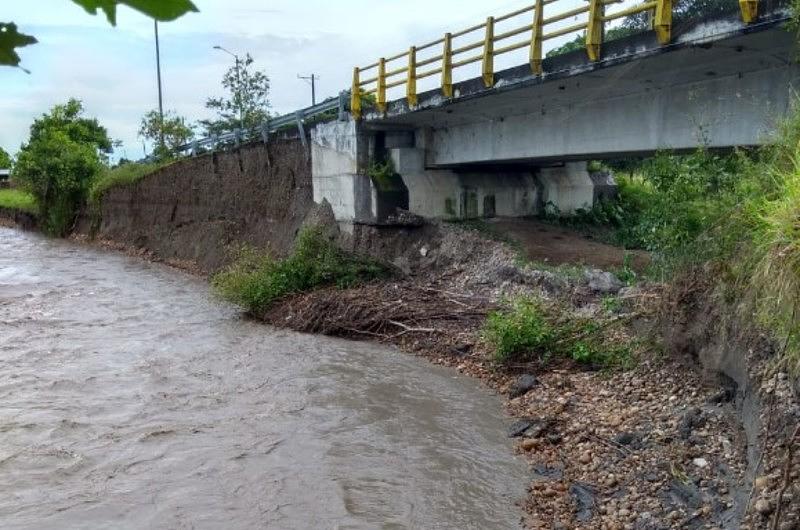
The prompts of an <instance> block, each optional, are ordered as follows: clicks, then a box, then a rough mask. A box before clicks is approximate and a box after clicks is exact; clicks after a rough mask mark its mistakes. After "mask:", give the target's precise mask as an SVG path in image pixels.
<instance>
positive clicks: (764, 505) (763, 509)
mask: <svg viewBox="0 0 800 530" xmlns="http://www.w3.org/2000/svg"><path fill="white" fill-rule="evenodd" d="M756 511H757V512H758V513H760V514H761V515H769V514H771V513H772V503H771V502H769V501H768V500H767V499H758V500H757V501H756Z"/></svg>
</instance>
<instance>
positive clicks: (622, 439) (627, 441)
mask: <svg viewBox="0 0 800 530" xmlns="http://www.w3.org/2000/svg"><path fill="white" fill-rule="evenodd" d="M638 440H639V437H638V436H637V435H636V434H634V433H632V432H621V433H619V434H617V435H615V436H614V437H613V438H611V441H612V442H614V443H617V444H619V445H632V444H633V443H634V442H636V441H638Z"/></svg>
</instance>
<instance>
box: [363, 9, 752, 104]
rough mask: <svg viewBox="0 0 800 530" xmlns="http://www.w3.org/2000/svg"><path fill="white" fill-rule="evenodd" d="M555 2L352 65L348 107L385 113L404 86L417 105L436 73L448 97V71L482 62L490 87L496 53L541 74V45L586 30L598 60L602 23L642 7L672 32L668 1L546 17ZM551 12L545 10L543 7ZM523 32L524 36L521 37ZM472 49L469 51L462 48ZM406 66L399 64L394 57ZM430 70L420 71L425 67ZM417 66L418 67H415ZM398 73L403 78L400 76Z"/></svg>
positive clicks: (663, 34) (662, 31) (658, 26)
mask: <svg viewBox="0 0 800 530" xmlns="http://www.w3.org/2000/svg"><path fill="white" fill-rule="evenodd" d="M558 1H559V0H539V1H538V2H537V3H536V4H534V5H530V6H527V7H523V8H522V9H518V10H516V11H513V12H511V13H506V14H505V15H502V16H498V17H489V18H488V19H487V20H486V22H484V23H482V24H476V25H474V26H472V27H469V28H466V29H463V30H461V31H457V32H455V33H445V35H444V37H442V38H440V39H437V40H434V41H432V42H428V43H426V44H422V45H420V46H412V47H411V48H410V49H409V50H408V51H406V52H402V53H398V54H396V55H393V56H391V57H382V58H380V59H378V61H377V62H375V63H372V64H370V65H367V66H364V67H355V69H354V70H353V87H352V90H351V91H350V97H351V101H350V111H351V113H352V114H353V116H354V117H355V118H356V119H358V118H360V117H361V110H362V101H361V100H362V98H363V97H364V96H372V95H374V98H375V104H376V106H377V108H378V111H379V112H381V113H385V112H386V91H387V90H388V89H391V88H394V87H400V86H403V85H405V87H406V100H407V102H408V105H409V107H415V106H416V105H417V80H419V79H423V78H426V77H430V76H436V75H438V76H439V78H440V86H441V90H442V94H443V95H444V96H445V97H447V98H452V97H453V70H455V69H457V68H460V67H462V66H466V65H469V64H472V63H477V62H481V63H482V66H481V77H482V78H483V82H484V84H485V86H486V88H491V87H493V86H494V82H495V81H494V74H495V71H494V58H495V57H497V56H498V55H502V54H506V53H509V52H513V51H515V50H520V49H523V48H527V49H528V50H529V54H530V67H531V72H532V73H533V74H535V75H541V74H542V43H543V42H545V41H547V40H549V39H554V38H556V37H561V36H563V35H567V34H570V33H572V34H574V33H579V32H581V31H583V32H585V35H586V37H585V38H586V53H587V55H588V56H589V59H590V60H591V61H597V60H599V59H600V48H601V46H602V43H603V36H604V30H605V24H606V22H610V21H612V20H616V19H620V18H623V17H627V16H630V15H634V14H637V13H642V12H645V11H648V12H653V16H652V18H651V21H652V29H653V30H654V31H655V32H656V35H657V37H658V41H659V42H660V43H661V44H668V43H669V42H670V39H671V30H672V10H673V7H672V0H646V1H645V2H643V3H640V4H638V5H635V6H632V7H629V8H626V9H622V10H619V11H617V12H614V13H606V7H607V6H609V5H611V4H618V3H622V2H623V1H624V0H585V1H586V5H582V6H580V7H577V8H574V9H570V10H567V11H561V12H558V11H556V12H552V14H551V13H550V12H548V13H547V16H545V11H546V10H545V7H546V6H549V5H551V4H554V3H556V2H558ZM731 2H732V3H736V2H738V4H739V7H740V10H741V14H742V19H743V20H744V22H745V23H748V24H749V23H751V22H754V21H755V20H756V19H757V18H758V2H759V0H731ZM547 11H550V10H547ZM526 13H527V14H530V15H531V19H530V20H531V22H530V23H529V24H525V25H522V26H517V27H512V28H503V31H502V32H496V31H495V25H496V24H498V23H501V22H504V21H508V20H511V19H515V18H516V17H520V16H521V15H525V14H526ZM584 14H586V19H585V20H582V21H580V22H577V23H575V24H571V25H568V26H564V27H559V28H557V29H553V30H552V31H549V32H546V31H545V30H546V29H547V26H549V25H552V24H555V23H557V22H561V21H564V20H566V19H569V18H573V19H575V18H578V17H580V18H583V16H584ZM477 32H482V33H483V34H482V35H481V38H480V39H479V40H475V41H472V42H467V43H456V44H454V40H456V39H459V38H462V37H465V36H469V35H472V34H475V33H477ZM526 34H527V35H526ZM519 35H526V36H525V38H524V40H519V39H517V40H516V42H514V41H513V40H512V42H511V43H510V44H504V43H503V44H504V45H502V46H499V47H498V46H496V44H498V43H501V41H507V40H511V39H512V38H513V37H517V36H519ZM435 47H441V52H440V53H439V54H438V55H435V56H433V57H428V58H425V59H423V60H417V52H420V51H423V50H428V49H430V48H435ZM473 50H477V53H475V52H473V53H472V54H470V55H466V56H464V54H467V52H472V51H473ZM401 60H403V61H405V64H404V65H403V64H402V63H400V64H398V61H401ZM437 64H438V66H435V67H434V68H429V69H427V70H423V68H425V67H428V66H429V65H437ZM420 70H421V71H420ZM373 71H374V73H372V74H371V77H369V78H367V79H362V74H363V73H365V72H373ZM401 76H402V77H401Z"/></svg>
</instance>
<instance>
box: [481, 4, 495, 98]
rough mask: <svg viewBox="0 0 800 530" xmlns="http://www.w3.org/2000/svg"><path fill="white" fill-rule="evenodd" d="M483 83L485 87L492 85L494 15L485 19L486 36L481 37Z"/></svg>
mask: <svg viewBox="0 0 800 530" xmlns="http://www.w3.org/2000/svg"><path fill="white" fill-rule="evenodd" d="M481 75H482V76H483V84H484V86H485V87H486V88H492V87H493V86H494V17H489V18H487V19H486V36H485V37H484V39H483V67H482V68H481Z"/></svg>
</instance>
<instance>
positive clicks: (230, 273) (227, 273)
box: [213, 228, 387, 315]
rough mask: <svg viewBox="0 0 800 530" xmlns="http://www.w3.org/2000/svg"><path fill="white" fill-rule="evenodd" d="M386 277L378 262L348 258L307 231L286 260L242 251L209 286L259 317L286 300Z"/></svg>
mask: <svg viewBox="0 0 800 530" xmlns="http://www.w3.org/2000/svg"><path fill="white" fill-rule="evenodd" d="M386 272H387V271H386V269H385V268H384V267H383V266H381V265H380V264H378V263H376V262H372V261H368V260H362V259H356V258H354V257H352V256H349V255H346V254H345V253H344V252H342V251H341V250H339V249H338V248H337V247H336V246H335V245H334V244H333V243H332V242H331V241H330V240H328V239H327V238H326V237H325V235H324V234H323V232H322V230H321V229H318V228H306V229H303V230H302V231H301V232H300V234H299V236H298V238H297V242H296V244H295V248H294V251H293V253H292V254H291V255H290V256H289V257H287V258H286V259H284V260H276V259H274V258H273V257H271V256H270V255H269V254H266V253H263V252H258V251H256V250H254V249H252V248H247V247H245V248H243V249H241V250H240V251H239V254H238V256H237V259H236V260H235V261H234V263H233V264H232V265H231V266H229V267H228V268H227V269H225V270H224V271H222V272H220V273H219V274H217V275H216V276H215V277H214V278H213V285H214V288H215V290H216V291H217V293H218V294H219V295H221V296H222V297H223V298H225V299H227V300H229V301H231V302H234V303H237V304H239V305H241V306H243V307H244V308H245V309H246V310H247V311H248V312H250V313H252V314H256V315H258V314H261V313H263V312H264V311H266V310H267V309H269V307H270V306H271V305H272V304H274V303H275V302H276V301H277V300H279V299H281V298H283V297H285V296H287V295H290V294H294V293H300V292H303V291H308V290H311V289H315V288H318V287H323V286H328V285H335V286H337V287H340V288H344V287H351V286H353V285H356V284H358V283H360V282H363V281H367V280H370V279H373V278H377V277H379V276H383V275H385V274H386Z"/></svg>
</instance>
